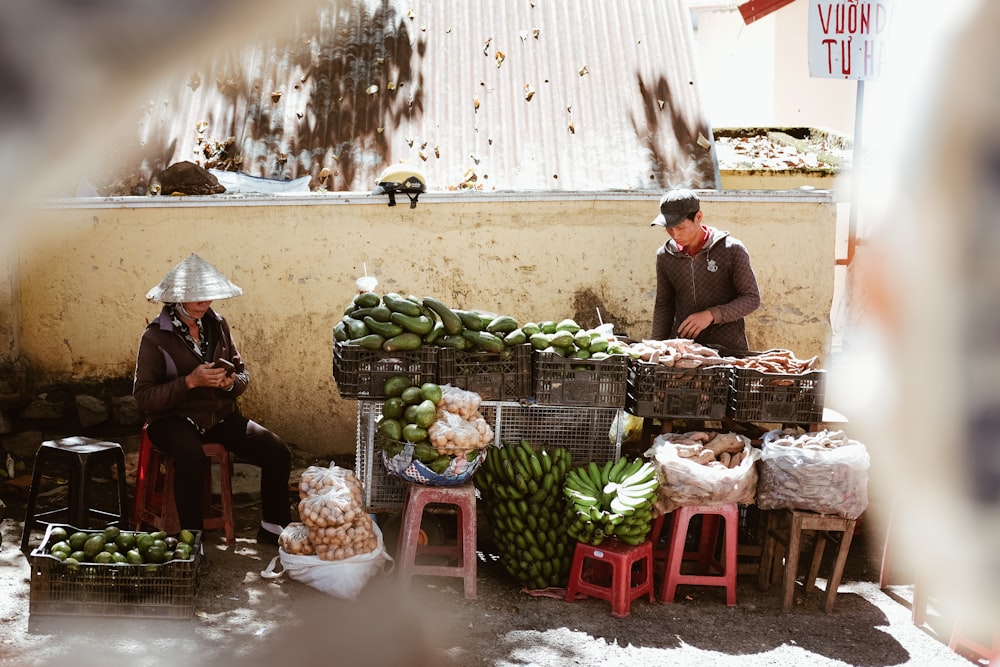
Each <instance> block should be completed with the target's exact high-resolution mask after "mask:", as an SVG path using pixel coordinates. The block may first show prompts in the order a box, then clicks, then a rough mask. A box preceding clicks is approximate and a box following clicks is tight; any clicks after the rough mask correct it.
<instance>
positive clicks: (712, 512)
mask: <svg viewBox="0 0 1000 667" xmlns="http://www.w3.org/2000/svg"><path fill="white" fill-rule="evenodd" d="M698 515H701V517H702V524H701V534H700V536H699V539H698V550H697V551H685V543H686V542H687V534H688V526H689V524H690V522H691V519H692V518H694V517H695V516H698ZM670 516H671V519H672V522H671V526H670V539H669V542H668V546H667V548H666V550H665V551H664V550H663V549H662V548H659V547H658V548H657V549H656V551H655V555H656V556H659V557H662V556H664V555H665V556H666V559H667V565H666V569H665V572H664V578H663V588H662V589H661V591H660V602H663V603H665V604H670V603H672V602H673V601H674V596H675V595H676V593H677V586H678V585H679V584H688V585H693V586H723V587H725V589H726V604H727V605H728V606H730V607H732V606H733V605H735V604H736V572H737V570H738V569H739V564H738V562H737V560H736V545H737V540H738V538H737V531H738V528H739V516H740V513H739V509H738V508H737V506H736V503H728V504H725V505H692V506H688V507H679V508H677V509H676V510H674V511H673V512H670ZM665 518H666V515H662V514H661V515H660V516H658V517H657V518H656V520H655V521H654V522H653V531H652V539H653V543H654V544H656V545H659V542H660V536H661V532H662V531H663V525H664V523H665ZM719 521H725V531H724V533H723V535H724V543H723V549H724V551H723V560H722V561H719V560H718V559H716V557H715V548H716V544H717V540H718V537H719ZM685 561H696V563H697V567H696V573H694V574H688V573H682V572H681V570H682V569H683V566H684V563H685ZM712 570H716V571H717V572H721V574H711V571H712Z"/></svg>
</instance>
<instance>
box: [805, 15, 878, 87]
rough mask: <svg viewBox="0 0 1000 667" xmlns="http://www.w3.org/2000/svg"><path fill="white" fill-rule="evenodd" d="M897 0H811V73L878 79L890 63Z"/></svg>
mask: <svg viewBox="0 0 1000 667" xmlns="http://www.w3.org/2000/svg"><path fill="white" fill-rule="evenodd" d="M895 11H896V2H895V0H835V1H823V0H810V2H809V75H810V76H814V77H820V78H827V79H857V80H862V81H864V80H872V79H879V78H881V77H883V76H884V75H885V74H886V73H887V69H888V66H889V53H888V52H889V32H890V28H891V26H892V23H893V20H894V18H895V16H894V15H895Z"/></svg>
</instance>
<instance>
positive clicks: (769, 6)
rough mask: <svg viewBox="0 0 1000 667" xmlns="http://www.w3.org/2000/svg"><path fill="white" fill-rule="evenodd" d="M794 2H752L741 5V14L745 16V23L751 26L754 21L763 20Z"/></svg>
mask: <svg viewBox="0 0 1000 667" xmlns="http://www.w3.org/2000/svg"><path fill="white" fill-rule="evenodd" d="M793 2H795V0H750V1H749V2H744V3H743V4H742V5H740V14H742V15H743V23H745V24H746V25H750V24H751V23H753V22H754V21H756V20H758V19H762V18H764V17H765V16H767V15H768V14H770V13H771V12H774V11H777V10H779V9H781V8H782V7H784V6H785V5H790V4H792V3H793Z"/></svg>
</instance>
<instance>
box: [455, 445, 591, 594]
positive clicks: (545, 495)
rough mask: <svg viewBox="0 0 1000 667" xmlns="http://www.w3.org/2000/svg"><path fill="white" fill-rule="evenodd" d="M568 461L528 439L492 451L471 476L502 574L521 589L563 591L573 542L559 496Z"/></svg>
mask: <svg viewBox="0 0 1000 667" xmlns="http://www.w3.org/2000/svg"><path fill="white" fill-rule="evenodd" d="M572 465H573V461H572V456H571V454H570V453H569V451H568V450H566V449H563V448H561V447H558V448H554V449H552V450H551V451H549V450H547V449H545V448H544V447H543V448H540V449H538V450H537V451H536V449H535V448H534V446H533V445H532V444H531V443H530V442H528V441H527V440H521V441H519V442H509V443H504V446H503V447H501V448H499V449H497V450H495V451H494V452H491V455H490V456H488V457H487V458H486V460H485V461H484V463H483V467H482V468H480V469H479V471H478V472H477V473H476V476H475V478H474V479H475V484H476V487H477V488H478V489H479V492H480V496H481V498H482V501H483V506H484V509H485V516H486V518H487V519H488V520H489V522H490V526H491V528H492V530H493V537H494V541H495V542H496V546H497V550H498V551H499V552H500V553H499V555H500V563H501V564H502V565H503V567H504V569H506V570H507V572H509V573H510V574H511V575H513V576H514V577H515V578H516V579H518V580H519V581H520V582H521V583H523V584H524V585H525V586H529V587H532V588H548V587H550V586H565V585H566V583H567V581H568V579H569V568H570V565H571V564H572V558H573V548H574V546H575V543H574V541H573V539H571V538H570V537H569V536H568V535H567V533H566V527H565V521H564V517H565V513H566V501H565V498H564V496H563V492H562V490H563V488H564V485H565V480H566V474H567V473H568V472H569V470H570V469H571V468H572Z"/></svg>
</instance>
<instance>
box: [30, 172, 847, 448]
mask: <svg viewBox="0 0 1000 667" xmlns="http://www.w3.org/2000/svg"><path fill="white" fill-rule="evenodd" d="M657 200H658V197H657V196H656V195H655V194H653V193H649V194H634V193H628V194H623V195H621V196H616V195H606V194H601V195H594V194H590V193H582V194H578V195H574V194H569V195H567V194H566V193H560V194H559V195H554V194H544V195H542V194H540V195H538V196H537V197H535V196H525V195H518V196H513V195H511V196H505V195H488V194H481V193H476V194H472V195H471V196H468V195H463V194H459V193H454V194H446V193H442V194H435V193H427V194H425V195H422V196H421V198H420V203H419V204H418V206H417V207H416V208H415V209H410V208H409V207H408V206H407V203H406V200H405V198H404V199H403V202H402V204H401V205H398V206H396V207H394V208H390V207H387V206H386V205H385V200H384V198H372V197H370V196H368V195H325V196H309V197H302V198H291V197H286V198H273V197H262V198H253V197H242V198H241V197H234V198H225V197H222V198H196V197H186V198H175V199H173V200H170V201H167V202H163V201H160V200H157V199H141V198H137V199H131V198H128V199H123V200H114V201H105V200H94V201H87V200H74V201H68V202H53V203H51V204H50V205H47V206H45V207H41V208H38V209H36V210H34V211H33V212H32V213H31V214H30V215H29V216H28V217H27V218H26V219H25V220H24V224H22V225H19V230H20V238H19V240H18V248H19V252H18V259H17V265H16V268H15V273H16V280H15V283H16V285H17V297H16V299H17V307H18V309H19V315H20V317H19V326H20V330H19V334H20V336H19V339H20V343H21V352H22V354H23V356H24V358H25V359H26V360H27V361H28V363H29V364H30V365H31V366H32V368H33V369H34V370H35V372H36V374H37V376H38V377H41V378H44V379H47V380H50V381H62V380H71V381H81V380H84V379H103V378H115V377H126V376H127V377H131V375H132V369H133V363H134V359H135V353H136V349H137V343H138V339H139V335H140V333H141V331H142V329H143V327H144V326H145V324H146V323H147V321H148V320H149V319H150V318H152V317H153V316H154V315H155V314H156V312H157V311H158V308H157V306H156V305H154V304H151V303H148V302H147V301H146V300H145V297H144V295H145V293H146V292H147V290H149V288H151V287H152V286H154V285H155V284H157V283H158V282H159V280H160V278H161V277H162V276H163V274H164V273H165V272H166V271H167V270H168V269H169V268H170V267H172V266H173V265H174V264H175V263H176V262H177V261H178V260H179V259H180V258H182V257H183V256H185V255H186V254H188V253H191V252H196V253H198V254H199V255H201V256H202V257H204V258H205V259H207V260H208V261H210V262H211V263H213V264H214V265H215V266H216V267H218V268H219V269H220V270H221V271H222V272H223V273H225V274H226V275H227V276H228V277H229V278H230V279H231V280H233V282H235V283H236V284H237V285H239V286H241V287H242V288H243V289H244V295H243V296H242V297H239V298H235V299H231V300H227V301H220V302H217V303H216V304H215V307H216V309H217V310H218V311H219V312H221V313H222V314H223V315H225V316H226V317H227V319H229V321H230V323H231V325H232V328H233V331H234V335H235V336H236V341H237V344H238V345H239V346H240V348H241V352H242V354H243V356H244V357H245V359H246V361H247V364H248V367H249V369H250V373H251V385H250V389H249V390H248V392H247V394H246V395H245V397H244V399H243V403H242V405H243V409H244V412H245V413H246V414H247V415H248V416H250V417H251V418H254V419H256V420H258V421H260V422H262V423H264V424H266V425H267V426H269V427H270V428H273V429H274V430H276V431H277V432H279V433H281V434H282V435H283V437H285V438H286V439H287V440H288V441H289V442H292V443H294V444H295V445H296V446H297V447H299V448H301V449H303V450H306V451H312V452H316V453H321V454H322V453H325V454H335V453H337V454H339V453H347V452H352V451H354V447H355V438H356V426H355V414H356V405H357V404H356V402H354V401H350V400H342V399H340V397H339V395H338V393H337V389H336V385H335V383H334V381H333V380H332V376H331V364H332V360H331V356H332V355H331V345H332V327H333V325H334V324H335V323H336V322H337V321H338V319H339V317H340V314H341V312H342V311H343V308H344V306H345V305H346V304H347V302H348V301H349V300H350V298H351V297H352V296H353V293H354V292H355V285H354V281H355V279H356V278H357V277H358V276H359V275H361V273H362V271H363V267H367V271H368V273H369V274H370V275H374V276H376V277H377V278H378V280H379V283H380V284H379V287H378V291H380V292H383V293H384V292H388V291H395V292H400V293H403V294H415V295H418V296H427V295H433V296H436V297H438V298H440V299H441V300H443V301H444V302H445V303H448V304H450V305H453V306H454V307H459V308H482V309H487V310H492V311H494V312H498V313H506V314H510V315H512V316H514V317H516V318H519V319H521V320H529V319H531V320H543V319H556V320H558V319H562V318H563V317H574V316H575V317H578V318H579V319H581V320H586V319H588V318H591V319H592V322H590V323H593V324H596V308H600V310H601V313H602V316H603V318H604V320H605V321H613V322H615V323H616V325H617V326H616V330H617V331H619V332H624V333H627V334H629V335H630V336H632V337H634V338H641V337H644V336H647V335H648V333H649V329H650V322H651V319H652V308H653V299H654V282H655V280H654V262H653V258H654V254H655V251H656V248H657V247H658V246H659V245H660V244H662V243H663V242H664V240H665V234H664V232H663V230H662V229H660V228H653V227H650V226H649V221H650V220H651V219H652V217H653V215H654V214H655V213H656V205H657ZM703 202H704V203H703V209H704V211H705V215H706V222H707V223H708V224H712V225H715V226H717V227H720V228H722V229H727V230H729V231H731V232H732V233H733V234H734V235H736V236H737V237H738V238H740V239H742V240H743V241H744V242H745V243H746V245H747V247H748V248H749V250H750V253H751V257H752V259H753V262H754V267H755V270H756V271H757V274H758V279H759V282H760V285H761V291H762V298H763V304H764V305H763V307H762V308H761V309H760V310H759V311H758V312H757V313H755V314H754V315H753V316H751V317H750V318H749V320H748V326H749V337H750V344H751V347H752V348H754V349H765V348H770V347H786V348H789V349H791V350H793V351H794V352H796V354H798V355H799V356H812V355H814V354H823V353H824V352H825V350H826V346H827V344H828V338H829V333H830V326H829V311H830V303H831V299H832V292H833V282H834V281H833V269H834V237H835V224H836V208H835V204H834V203H833V201H832V195H831V193H829V192H815V191H814V192H762V191H761V192H711V193H704V196H703ZM581 324H585V325H586V324H588V322H585V321H581Z"/></svg>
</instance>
